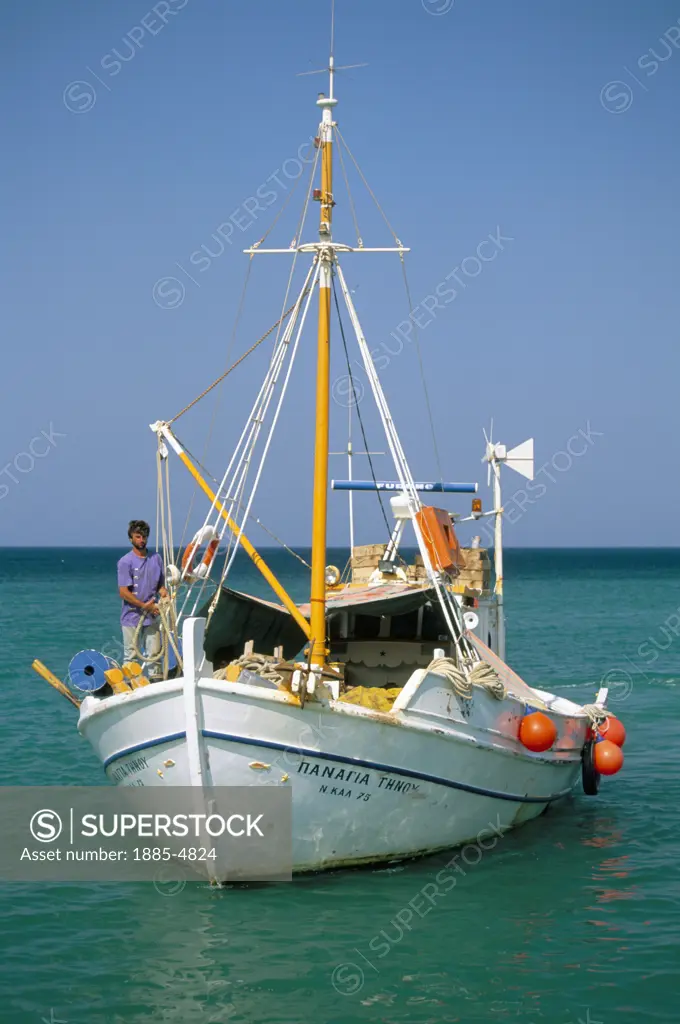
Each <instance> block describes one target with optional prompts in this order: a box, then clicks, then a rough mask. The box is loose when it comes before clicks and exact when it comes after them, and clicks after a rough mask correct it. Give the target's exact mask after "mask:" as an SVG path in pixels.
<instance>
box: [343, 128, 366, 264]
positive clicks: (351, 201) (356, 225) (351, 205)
mask: <svg viewBox="0 0 680 1024" xmlns="http://www.w3.org/2000/svg"><path fill="white" fill-rule="evenodd" d="M338 157H339V159H340V167H341V168H342V176H343V178H344V179H345V188H346V189H347V198H348V199H349V208H350V211H351V213H352V220H353V221H354V229H355V231H356V233H357V245H358V247H359V248H360V249H363V247H364V243H363V239H362V237H361V231H360V230H359V221H358V220H357V215H356V210H355V209H354V198H353V197H352V190H351V189H350V187H349V178H348V177H347V171H346V170H345V160H344V157H343V155H342V146H338Z"/></svg>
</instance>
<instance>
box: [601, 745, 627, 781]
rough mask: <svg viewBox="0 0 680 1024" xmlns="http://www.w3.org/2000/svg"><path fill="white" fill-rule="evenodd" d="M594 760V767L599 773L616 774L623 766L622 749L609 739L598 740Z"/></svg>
mask: <svg viewBox="0 0 680 1024" xmlns="http://www.w3.org/2000/svg"><path fill="white" fill-rule="evenodd" d="M594 760H595V769H596V771H598V772H599V773H600V775H616V773H617V772H619V771H621V768H622V766H623V751H622V750H621V747H617V745H616V743H612V741H611V740H598V741H597V743H596V744H595V755H594Z"/></svg>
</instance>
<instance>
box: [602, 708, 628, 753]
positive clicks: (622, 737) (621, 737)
mask: <svg viewBox="0 0 680 1024" xmlns="http://www.w3.org/2000/svg"><path fill="white" fill-rule="evenodd" d="M600 735H601V736H603V737H604V738H605V739H606V740H610V742H611V743H615V744H616V746H617V747H622V746H623V744H624V743H625V742H626V730H625V728H624V725H623V722H621V721H619V719H618V718H615V717H614V715H610V716H609V718H608V719H607V721H606V722H605V723H604V725H603V726H602V727H601V728H600Z"/></svg>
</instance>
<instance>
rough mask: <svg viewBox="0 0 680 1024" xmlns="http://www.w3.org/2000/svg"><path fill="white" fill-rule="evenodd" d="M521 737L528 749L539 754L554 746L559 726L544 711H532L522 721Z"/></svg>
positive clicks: (520, 727)
mask: <svg viewBox="0 0 680 1024" xmlns="http://www.w3.org/2000/svg"><path fill="white" fill-rule="evenodd" d="M519 738H520V741H521V743H522V744H523V745H524V746H525V747H526V748H527V750H533V751H534V753H537V754H538V753H540V752H541V751H543V750H548V749H549V748H550V747H552V745H553V743H554V742H555V740H556V739H557V726H556V725H555V723H554V722H553V721H552V719H550V718H548V716H547V715H544V714H543V712H542V711H532V712H531V714H529V715H525V716H524V718H523V719H522V721H521V722H520V726H519Z"/></svg>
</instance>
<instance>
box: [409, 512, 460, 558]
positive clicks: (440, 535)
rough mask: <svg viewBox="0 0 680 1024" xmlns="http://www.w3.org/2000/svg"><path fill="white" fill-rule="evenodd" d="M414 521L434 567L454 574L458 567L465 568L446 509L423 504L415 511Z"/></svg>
mask: <svg viewBox="0 0 680 1024" xmlns="http://www.w3.org/2000/svg"><path fill="white" fill-rule="evenodd" d="M416 522H417V523H418V526H419V527H420V531H421V533H422V535H423V540H424V542H425V547H426V548H427V553H428V555H429V556H430V561H431V562H432V566H433V568H434V569H439V570H441V571H442V572H448V573H451V574H452V575H456V574H457V573H458V570H459V569H463V568H465V559H464V558H463V555H462V552H461V550H460V544H459V543H458V538H457V537H456V531H455V530H454V528H453V522H452V521H451V516H450V515H449V513H448V512H447V511H446V509H443V508H432V506H429V505H427V506H424V507H423V508H421V510H420V512H417V513H416Z"/></svg>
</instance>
